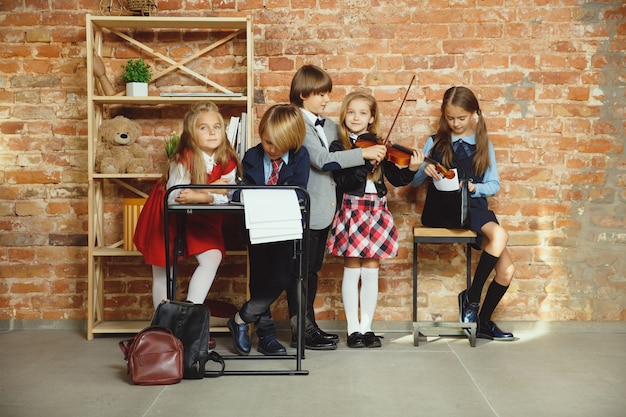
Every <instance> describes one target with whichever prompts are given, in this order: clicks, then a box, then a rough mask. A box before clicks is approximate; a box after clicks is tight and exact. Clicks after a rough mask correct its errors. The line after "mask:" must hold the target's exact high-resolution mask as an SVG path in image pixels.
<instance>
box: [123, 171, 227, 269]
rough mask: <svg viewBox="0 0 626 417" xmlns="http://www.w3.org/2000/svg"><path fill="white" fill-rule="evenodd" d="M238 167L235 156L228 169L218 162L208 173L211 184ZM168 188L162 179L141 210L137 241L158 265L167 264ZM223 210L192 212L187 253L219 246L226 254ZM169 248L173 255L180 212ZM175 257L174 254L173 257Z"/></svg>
mask: <svg viewBox="0 0 626 417" xmlns="http://www.w3.org/2000/svg"><path fill="white" fill-rule="evenodd" d="M236 167H237V164H236V162H235V161H234V160H231V161H229V162H228V164H227V166H226V169H222V166H221V165H215V166H214V167H213V171H212V172H211V173H210V174H207V184H211V183H212V182H214V181H216V180H218V179H219V178H220V177H221V176H222V175H224V174H227V173H229V172H231V171H232V170H233V169H235V168H236ZM166 191H167V190H166V188H165V186H164V185H163V184H161V183H160V182H157V184H156V185H155V186H154V187H153V188H152V191H150V195H149V196H148V200H147V201H146V204H145V205H144V206H143V209H142V210H141V214H140V215H139V219H138V220H137V227H136V229H135V236H134V238H133V242H134V243H135V245H136V246H137V249H138V250H139V252H141V253H142V254H143V258H144V260H145V261H146V262H147V263H149V264H151V265H157V266H163V267H164V266H165V218H164V216H163V201H164V198H165V192H166ZM222 219H223V215H221V214H208V213H204V214H188V215H186V220H185V221H186V225H185V250H184V253H183V257H185V258H187V257H189V256H191V255H196V254H198V253H202V252H206V251H207V250H210V249H219V250H220V251H221V252H222V258H223V257H224V256H225V249H224V236H223V233H222ZM169 233H170V235H169V241H170V242H169V250H170V256H171V257H173V250H174V237H175V234H176V216H174V215H171V216H170V219H169ZM170 259H173V258H170Z"/></svg>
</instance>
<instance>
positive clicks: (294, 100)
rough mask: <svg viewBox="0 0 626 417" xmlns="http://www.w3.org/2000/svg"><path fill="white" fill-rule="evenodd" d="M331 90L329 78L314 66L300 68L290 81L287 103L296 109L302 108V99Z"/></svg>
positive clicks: (331, 85) (324, 72) (331, 82)
mask: <svg viewBox="0 0 626 417" xmlns="http://www.w3.org/2000/svg"><path fill="white" fill-rule="evenodd" d="M332 90H333V81H332V80H331V79H330V76H329V75H328V74H327V73H326V71H324V70H323V69H321V68H320V67H317V66H315V65H304V66H302V67H300V69H299V70H298V71H296V74H295V75H294V76H293V79H292V80H291V88H290V89H289V101H290V102H291V104H295V105H296V106H298V107H302V104H303V103H302V98H307V97H309V96H310V95H311V94H324V93H330V92H331V91H332Z"/></svg>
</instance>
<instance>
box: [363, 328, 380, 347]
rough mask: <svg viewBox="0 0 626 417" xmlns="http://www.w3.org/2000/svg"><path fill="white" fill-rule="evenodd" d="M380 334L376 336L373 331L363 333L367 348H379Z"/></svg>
mask: <svg viewBox="0 0 626 417" xmlns="http://www.w3.org/2000/svg"><path fill="white" fill-rule="evenodd" d="M381 338H382V336H376V335H375V334H374V332H365V334H364V335H363V341H364V342H365V346H367V347H368V348H379V347H381V346H382V345H383V344H382V343H381V342H380V339H381Z"/></svg>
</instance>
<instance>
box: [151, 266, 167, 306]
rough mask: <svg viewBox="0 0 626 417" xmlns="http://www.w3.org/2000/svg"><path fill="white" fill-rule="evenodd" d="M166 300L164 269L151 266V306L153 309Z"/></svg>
mask: <svg viewBox="0 0 626 417" xmlns="http://www.w3.org/2000/svg"><path fill="white" fill-rule="evenodd" d="M166 299H167V276H166V274H165V267H163V266H156V265H152V304H154V309H155V310H156V308H157V307H158V305H159V304H161V301H162V300H166Z"/></svg>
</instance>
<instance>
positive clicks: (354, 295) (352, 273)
mask: <svg viewBox="0 0 626 417" xmlns="http://www.w3.org/2000/svg"><path fill="white" fill-rule="evenodd" d="M360 276H361V268H344V269H343V281H342V282H341V298H342V300H343V308H344V310H345V311H346V321H347V322H348V335H351V334H352V333H354V332H360V331H361V325H360V324H359V278H360Z"/></svg>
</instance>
